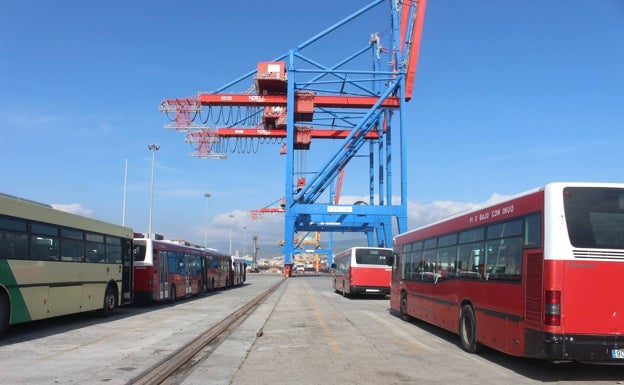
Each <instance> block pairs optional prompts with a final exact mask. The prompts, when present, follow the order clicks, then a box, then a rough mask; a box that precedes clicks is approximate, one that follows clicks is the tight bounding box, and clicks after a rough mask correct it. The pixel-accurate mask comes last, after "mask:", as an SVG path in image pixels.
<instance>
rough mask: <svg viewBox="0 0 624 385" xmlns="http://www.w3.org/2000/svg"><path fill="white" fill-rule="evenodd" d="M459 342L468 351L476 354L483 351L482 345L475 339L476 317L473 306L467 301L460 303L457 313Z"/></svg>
mask: <svg viewBox="0 0 624 385" xmlns="http://www.w3.org/2000/svg"><path fill="white" fill-rule="evenodd" d="M459 342H460V344H461V347H462V349H464V350H465V351H466V352H468V353H472V354H478V353H481V352H482V351H483V345H481V344H480V343H479V341H478V340H477V317H476V316H475V312H474V308H473V307H472V304H471V303H469V302H464V303H462V306H461V311H460V314H459Z"/></svg>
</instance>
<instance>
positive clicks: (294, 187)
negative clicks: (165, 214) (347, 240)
mask: <svg viewBox="0 0 624 385" xmlns="http://www.w3.org/2000/svg"><path fill="white" fill-rule="evenodd" d="M384 4H385V5H386V7H387V8H386V9H387V10H388V12H389V15H390V17H389V25H388V26H387V28H385V29H383V30H382V32H375V33H372V34H370V35H368V36H366V40H365V44H362V42H361V41H359V42H355V44H354V46H353V47H351V46H349V47H347V46H344V47H343V46H341V47H340V48H341V49H340V50H339V51H340V52H341V55H342V57H340V58H335V57H331V55H329V54H328V53H327V52H326V51H323V50H322V49H318V50H314V49H312V48H311V47H314V46H315V45H316V44H321V42H323V41H325V42H326V41H327V40H330V41H331V42H333V40H331V39H332V38H331V37H330V36H332V35H334V34H336V33H339V32H340V30H341V29H342V27H345V26H348V25H349V24H351V23H356V22H357V21H358V20H361V19H363V18H365V17H366V16H367V15H370V13H371V12H373V11H379V10H380V9H381V8H380V7H382V6H383V5H384ZM425 6H426V0H375V1H372V2H371V3H370V4H369V5H367V6H365V7H364V8H362V9H360V10H359V11H356V12H355V13H353V14H352V15H350V16H348V17H346V18H344V19H343V20H341V21H339V22H338V23H336V24H334V25H332V26H330V27H329V28H327V29H325V30H324V31H322V32H321V33H319V34H318V35H316V36H314V37H312V38H310V39H308V40H306V41H304V42H303V43H301V44H299V45H298V46H296V47H295V48H293V49H290V50H288V51H287V52H286V53H284V54H283V55H280V56H278V57H277V58H275V59H273V60H270V61H262V62H259V63H258V64H257V66H256V68H254V69H253V70H252V71H250V72H248V73H247V74H244V75H243V76H241V77H239V78H237V79H235V80H233V81H231V82H230V83H228V84H226V85H224V86H223V87H221V88H219V89H217V90H216V91H214V92H210V93H199V94H198V95H197V96H194V97H187V98H173V99H167V100H164V101H162V103H161V105H160V110H161V111H162V112H165V113H166V114H167V115H168V116H169V119H170V121H171V123H170V124H167V125H166V126H165V127H166V128H170V129H176V130H178V131H182V132H186V139H185V140H186V141H187V142H189V143H191V144H192V145H193V147H194V148H195V153H194V154H192V155H193V156H197V157H200V158H217V159H223V158H226V157H227V156H228V154H230V153H246V152H254V151H255V150H256V149H257V146H258V145H259V144H262V143H277V144H281V145H282V153H283V154H284V155H285V183H284V205H283V213H284V216H285V218H284V264H285V273H286V275H290V270H289V269H288V267H291V261H292V259H293V255H294V254H296V253H298V252H299V251H298V250H297V249H296V248H295V247H294V246H293V240H294V239H295V234H296V233H298V232H300V231H305V232H309V231H313V232H329V233H333V232H342V233H344V232H357V233H364V234H365V235H366V239H367V242H368V244H369V245H370V246H373V245H376V246H382V247H388V246H389V245H391V243H392V237H393V233H394V234H396V233H398V232H403V231H405V230H406V228H407V173H406V170H407V164H406V158H405V154H406V152H407V145H406V143H405V131H406V124H405V121H406V112H405V104H406V102H408V101H409V100H410V99H411V97H412V92H413V83H414V77H415V73H416V64H417V58H418V52H419V47H420V40H421V36H422V29H423V22H424V14H425ZM367 26H368V24H367ZM334 48H335V47H334ZM343 48H344V49H343ZM317 139H325V140H333V142H332V143H337V145H336V147H334V148H333V150H332V151H330V153H329V155H327V153H326V152H325V153H324V155H323V156H322V157H321V156H318V157H315V158H314V160H315V161H317V162H318V165H316V167H317V168H316V169H315V170H312V171H310V170H302V169H298V168H297V167H296V162H295V159H296V154H298V155H300V154H301V153H308V152H310V151H311V142H312V140H317ZM356 158H368V164H367V170H366V171H367V172H366V173H365V176H364V178H363V179H364V183H365V185H366V187H365V190H366V191H365V193H363V194H362V196H367V198H365V199H363V200H362V201H359V202H356V203H354V204H344V203H341V204H339V203H338V202H337V201H336V199H335V196H336V190H337V189H338V190H339V189H340V187H342V186H341V185H342V183H338V180H339V179H340V180H341V179H342V177H341V175H342V172H343V170H344V169H345V168H346V167H347V166H348V165H350V164H356V162H352V161H353V160H354V159H356ZM323 160H325V161H324V162H323ZM395 164H398V166H399V167H398V169H399V172H398V173H394V172H393V169H394V167H395ZM349 174H350V175H351V173H349ZM349 187H350V188H351V186H350V185H349ZM395 188H398V193H394V190H393V189H395ZM338 194H339V193H338ZM361 203H364V204H361ZM280 210H281V208H280ZM331 247H332V245H330V250H329V254H328V255H330V256H331V254H332V253H331ZM329 262H330V263H331V260H330V261H329Z"/></svg>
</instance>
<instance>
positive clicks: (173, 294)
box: [169, 285, 176, 303]
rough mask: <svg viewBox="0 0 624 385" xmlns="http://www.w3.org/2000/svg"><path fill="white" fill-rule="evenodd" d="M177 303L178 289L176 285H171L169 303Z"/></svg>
mask: <svg viewBox="0 0 624 385" xmlns="http://www.w3.org/2000/svg"><path fill="white" fill-rule="evenodd" d="M175 301H176V287H175V285H171V286H170V287H169V303H174V302H175Z"/></svg>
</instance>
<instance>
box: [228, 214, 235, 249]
mask: <svg viewBox="0 0 624 385" xmlns="http://www.w3.org/2000/svg"><path fill="white" fill-rule="evenodd" d="M228 216H229V217H230V218H234V214H230V215H228ZM233 224H234V221H233V220H231V219H230V255H232V225H233Z"/></svg>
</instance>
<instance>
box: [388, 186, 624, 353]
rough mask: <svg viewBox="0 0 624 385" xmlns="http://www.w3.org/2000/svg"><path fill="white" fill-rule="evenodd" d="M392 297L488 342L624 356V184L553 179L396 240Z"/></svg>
mask: <svg viewBox="0 0 624 385" xmlns="http://www.w3.org/2000/svg"><path fill="white" fill-rule="evenodd" d="M394 250H395V257H394V261H393V270H392V285H391V294H390V305H391V308H392V309H393V310H396V311H399V312H400V313H401V314H402V316H403V318H404V319H406V320H407V319H409V318H410V317H414V318H417V319H420V320H424V321H426V322H429V323H432V324H434V325H437V326H439V327H442V328H444V329H447V330H449V331H452V332H455V333H458V334H459V340H460V343H461V346H462V348H463V349H464V350H466V351H467V352H470V353H478V352H479V351H481V350H482V348H483V346H488V347H490V348H493V349H496V350H499V351H501V352H504V353H507V354H510V355H513V356H523V357H533V358H543V359H548V360H553V361H572V360H574V361H591V362H599V361H612V362H613V361H622V362H624V301H623V300H622V298H620V296H619V292H620V287H619V282H620V281H621V280H622V277H624V184H614V183H552V184H548V185H546V186H544V187H542V188H538V189H535V190H532V191H529V192H526V193H524V194H520V195H517V196H515V197H512V198H511V199H509V200H506V201H505V202H501V203H498V204H495V205H492V206H489V207H483V208H478V209H475V210H471V211H470V212H465V213H461V214H459V215H456V216H454V217H452V218H449V219H446V220H443V221H440V222H437V223H434V224H432V225H429V226H426V227H422V228H418V229H415V230H412V231H409V232H406V233H403V234H400V235H398V236H396V237H395V239H394Z"/></svg>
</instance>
